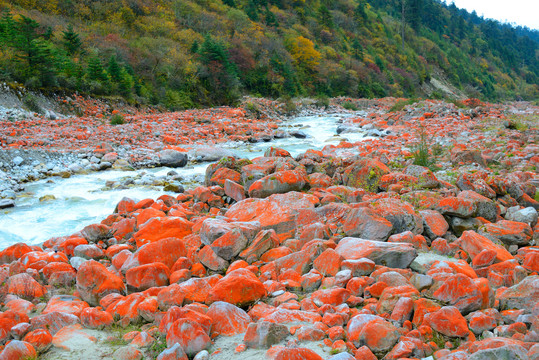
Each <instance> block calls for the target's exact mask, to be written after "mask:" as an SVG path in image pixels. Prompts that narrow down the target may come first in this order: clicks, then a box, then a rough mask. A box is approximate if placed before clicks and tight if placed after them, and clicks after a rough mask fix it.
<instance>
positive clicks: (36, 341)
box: [23, 329, 52, 353]
mask: <svg viewBox="0 0 539 360" xmlns="http://www.w3.org/2000/svg"><path fill="white" fill-rule="evenodd" d="M23 341H26V342H27V343H30V344H32V346H33V347H34V349H35V350H36V351H37V352H38V353H44V352H46V351H47V350H48V349H49V348H50V347H51V345H52V335H51V334H50V333H49V332H48V331H47V330H45V329H36V330H34V331H30V332H29V333H28V334H26V335H25V336H24V338H23Z"/></svg>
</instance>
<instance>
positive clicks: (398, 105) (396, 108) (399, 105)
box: [389, 99, 417, 112]
mask: <svg viewBox="0 0 539 360" xmlns="http://www.w3.org/2000/svg"><path fill="white" fill-rule="evenodd" d="M415 102H417V100H416V99H409V100H400V101H397V102H396V103H395V105H393V106H392V107H391V108H390V109H389V112H397V111H402V110H403V109H404V107H405V106H406V105H412V104H413V103H415Z"/></svg>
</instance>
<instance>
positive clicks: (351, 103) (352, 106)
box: [342, 101, 357, 111]
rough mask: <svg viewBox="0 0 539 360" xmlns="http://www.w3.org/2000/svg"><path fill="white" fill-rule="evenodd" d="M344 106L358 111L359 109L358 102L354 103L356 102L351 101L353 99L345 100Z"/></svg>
mask: <svg viewBox="0 0 539 360" xmlns="http://www.w3.org/2000/svg"><path fill="white" fill-rule="evenodd" d="M342 107H343V108H345V109H346V110H352V111H356V110H357V106H356V104H354V103H353V102H351V101H345V102H344V103H343V104H342Z"/></svg>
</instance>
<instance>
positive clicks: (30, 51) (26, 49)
mask: <svg viewBox="0 0 539 360" xmlns="http://www.w3.org/2000/svg"><path fill="white" fill-rule="evenodd" d="M38 28H39V23H38V22H37V21H35V20H33V19H30V18H28V17H26V16H24V15H21V18H20V19H19V20H18V21H17V22H16V27H15V29H16V33H15V36H14V39H13V40H14V42H13V45H14V47H15V48H16V49H17V50H19V51H20V52H21V54H19V58H20V59H21V60H22V61H24V62H26V64H27V65H28V67H30V68H34V67H35V66H37V65H38V64H39V63H41V62H42V61H43V51H42V47H41V44H40V43H39V42H38V41H37V39H38V38H39V35H38V33H37V29H38Z"/></svg>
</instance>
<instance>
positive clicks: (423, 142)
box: [414, 127, 434, 167]
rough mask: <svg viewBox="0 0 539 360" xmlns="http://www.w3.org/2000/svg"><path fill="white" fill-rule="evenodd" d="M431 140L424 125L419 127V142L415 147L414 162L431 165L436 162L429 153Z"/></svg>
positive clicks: (426, 165)
mask: <svg viewBox="0 0 539 360" xmlns="http://www.w3.org/2000/svg"><path fill="white" fill-rule="evenodd" d="M429 148H430V141H429V138H428V136H427V132H426V131H425V128H424V127H421V128H420V129H419V143H418V144H417V146H416V147H415V149H414V164H415V165H420V166H425V167H430V166H432V165H433V164H434V160H433V159H431V157H430V154H429Z"/></svg>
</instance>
